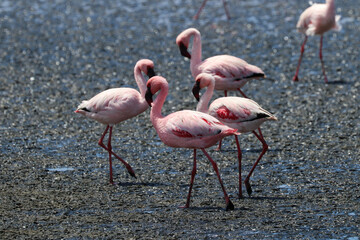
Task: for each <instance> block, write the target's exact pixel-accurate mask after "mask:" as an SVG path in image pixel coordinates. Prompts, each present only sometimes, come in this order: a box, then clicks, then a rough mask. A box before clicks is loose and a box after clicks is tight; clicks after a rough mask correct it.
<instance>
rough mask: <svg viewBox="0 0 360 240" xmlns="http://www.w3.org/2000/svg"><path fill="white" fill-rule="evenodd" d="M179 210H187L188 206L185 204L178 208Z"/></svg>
mask: <svg viewBox="0 0 360 240" xmlns="http://www.w3.org/2000/svg"><path fill="white" fill-rule="evenodd" d="M179 208H181V209H185V208H189V205H188V204H185V205H184V206H179Z"/></svg>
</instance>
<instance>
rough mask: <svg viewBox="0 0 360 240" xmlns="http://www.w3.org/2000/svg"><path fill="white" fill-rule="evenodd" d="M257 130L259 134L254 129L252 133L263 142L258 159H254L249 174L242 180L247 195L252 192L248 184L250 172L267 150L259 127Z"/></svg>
mask: <svg viewBox="0 0 360 240" xmlns="http://www.w3.org/2000/svg"><path fill="white" fill-rule="evenodd" d="M258 130H259V133H260V134H257V133H256V132H255V131H253V133H254V134H255V136H256V137H257V138H258V139H259V140H260V142H261V143H262V144H263V150H262V152H261V154H260V155H259V157H258V159H257V160H256V162H255V163H254V165H253V167H252V168H251V170H250V172H249V174H248V175H247V177H246V178H245V180H244V184H245V187H246V191H247V193H248V194H249V196H250V195H251V193H252V189H251V186H250V183H249V181H250V177H251V175H252V173H253V172H254V170H255V168H256V166H257V165H258V163H259V162H260V159H261V158H262V156H263V155H264V154H265V153H266V151H267V150H268V148H269V146H268V145H267V143H266V141H265V139H264V137H263V136H262V133H261V131H260V128H259V129H258Z"/></svg>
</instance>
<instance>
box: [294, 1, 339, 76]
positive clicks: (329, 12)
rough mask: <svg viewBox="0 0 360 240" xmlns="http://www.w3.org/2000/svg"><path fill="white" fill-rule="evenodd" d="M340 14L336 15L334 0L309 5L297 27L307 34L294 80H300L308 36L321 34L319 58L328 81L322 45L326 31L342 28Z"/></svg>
mask: <svg viewBox="0 0 360 240" xmlns="http://www.w3.org/2000/svg"><path fill="white" fill-rule="evenodd" d="M340 17H341V16H340V15H336V16H335V3H334V0H326V3H325V4H323V3H322V4H313V5H312V6H310V7H308V8H307V9H306V10H305V11H304V12H303V13H302V14H301V15H300V18H299V21H298V22H297V25H296V28H297V29H298V31H299V32H301V33H303V34H304V35H305V39H304V42H303V43H302V45H301V50H300V51H301V52H300V57H299V61H298V65H297V68H296V72H295V75H294V77H293V81H299V78H298V74H299V68H300V64H301V60H302V56H303V53H304V50H305V44H306V41H307V39H308V36H314V35H320V50H319V58H320V61H321V69H322V73H323V75H324V80H325V83H327V82H328V79H327V77H326V74H325V67H324V61H323V57H322V45H323V36H324V33H325V32H327V31H329V30H331V29H334V30H337V31H340V30H341V26H340V23H339V20H340Z"/></svg>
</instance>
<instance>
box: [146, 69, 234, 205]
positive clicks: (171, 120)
mask: <svg viewBox="0 0 360 240" xmlns="http://www.w3.org/2000/svg"><path fill="white" fill-rule="evenodd" d="M147 87H148V89H147V92H146V95H145V98H146V100H147V102H148V103H149V105H151V112H150V119H151V122H152V124H153V126H154V128H155V129H156V132H157V134H158V136H159V138H160V139H161V141H162V142H163V143H165V144H166V145H168V146H170V147H175V148H191V149H194V165H193V166H194V167H193V171H192V174H191V183H190V188H189V194H188V197H187V201H186V205H185V208H188V207H189V205H190V195H191V189H192V186H193V182H194V178H195V174H196V149H201V150H202V151H203V153H204V154H205V155H206V156H207V158H208V159H209V161H210V162H211V164H212V165H213V168H214V170H215V172H216V174H217V176H218V179H219V182H220V185H221V187H222V189H223V192H224V198H225V201H226V210H232V209H234V205H233V204H232V202H231V201H230V199H229V197H228V195H227V193H226V191H225V188H224V186H223V183H222V180H221V178H220V174H219V171H218V168H217V164H216V163H215V161H214V160H212V158H211V157H210V156H209V155H208V154H207V152H206V151H205V148H207V147H210V146H212V145H214V144H216V143H217V142H218V141H219V140H221V139H222V138H224V137H226V136H229V135H238V134H239V133H238V132H237V129H233V128H230V127H228V126H226V125H224V124H222V123H221V122H219V121H218V120H217V119H216V118H214V117H212V116H210V115H208V114H205V113H201V112H197V111H190V110H183V111H178V112H174V113H171V114H169V115H167V116H163V115H162V114H161V109H162V106H163V104H164V102H165V99H166V96H167V94H168V83H167V81H166V79H165V78H162V77H160V76H155V77H152V78H150V79H149V80H148V82H147ZM158 91H160V93H159V94H158V95H157V97H156V99H155V101H154V102H153V99H152V97H153V95H154V94H156V93H157V92H158Z"/></svg>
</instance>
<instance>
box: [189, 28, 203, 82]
mask: <svg viewBox="0 0 360 240" xmlns="http://www.w3.org/2000/svg"><path fill="white" fill-rule="evenodd" d="M193 36H194V39H193V44H192V49H191V59H190V69H191V73H192V75H193V77H196V75H197V71H198V69H197V67H198V65H199V63H201V36H200V33H198V32H194V33H193Z"/></svg>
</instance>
